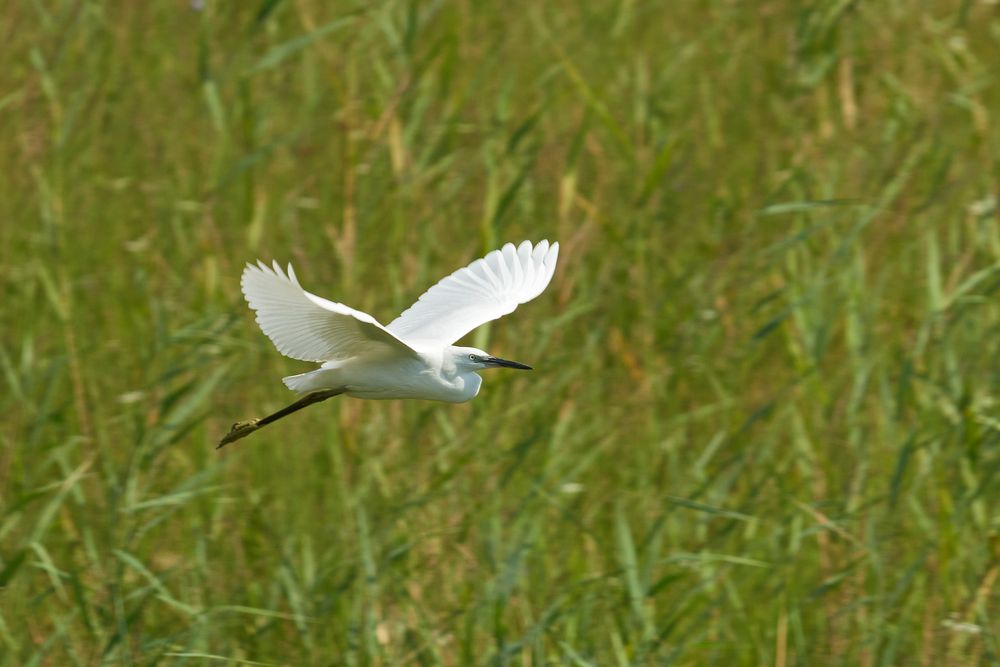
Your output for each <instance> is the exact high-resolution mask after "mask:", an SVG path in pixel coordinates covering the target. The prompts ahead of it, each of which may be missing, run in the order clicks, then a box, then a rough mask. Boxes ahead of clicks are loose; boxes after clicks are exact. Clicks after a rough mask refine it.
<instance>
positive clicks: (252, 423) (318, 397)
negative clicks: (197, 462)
mask: <svg viewBox="0 0 1000 667" xmlns="http://www.w3.org/2000/svg"><path fill="white" fill-rule="evenodd" d="M343 393H344V390H343V389H323V390H321V391H314V392H312V393H309V394H306V395H305V396H303V397H302V398H300V399H299V400H297V401H295V402H294V403H292V404H291V405H289V406H287V407H284V408H281V409H280V410H278V411H277V412H275V413H272V414H269V415H268V416H266V417H263V418H261V419H248V420H246V421H241V422H236V423H235V424H233V427H232V428H231V429H229V433H227V434H226V437H224V438H223V439H222V441H221V442H220V443H219V445H218V447H216V449H222V448H223V447H225V446H226V445H228V444H229V443H231V442H236V441H237V440H239V439H240V438H245V437H247V436H248V435H250V434H251V433H253V432H254V431H256V430H257V429H259V428H263V427H264V426H267V425H268V424H271V423H273V422H276V421H278V420H279V419H281V418H282V417H287V416H288V415H290V414H292V413H293V412H298V411H299V410H301V409H302V408H307V407H309V406H310V405H312V404H313V403H319V402H320V401H325V400H326V399H328V398H333V397H334V396H339V395H340V394H343Z"/></svg>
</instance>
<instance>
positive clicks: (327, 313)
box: [240, 261, 416, 361]
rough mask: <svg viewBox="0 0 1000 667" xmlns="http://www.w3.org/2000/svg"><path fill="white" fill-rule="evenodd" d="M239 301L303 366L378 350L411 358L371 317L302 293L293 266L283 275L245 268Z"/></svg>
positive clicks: (260, 265) (275, 269) (267, 269)
mask: <svg viewBox="0 0 1000 667" xmlns="http://www.w3.org/2000/svg"><path fill="white" fill-rule="evenodd" d="M240 284H241V285H242V287H243V296H245V297H246V300H247V303H249V304H250V307H251V308H253V309H254V310H255V311H257V324H259V325H260V328H261V329H262V330H263V331H264V333H265V334H267V337H268V338H270V339H271V342H273V343H274V346H275V347H276V348H278V351H279V352H281V353H282V354H283V355H285V356H286V357H291V358H292V359H301V360H302V361H331V360H334V359H348V358H350V357H355V356H358V355H359V354H366V353H372V352H376V351H377V348H378V347H383V348H386V346H387V347H388V349H394V350H396V351H397V352H400V353H404V354H409V355H413V354H416V353H415V352H414V351H413V349H412V348H411V347H410V346H409V345H407V344H406V343H404V342H403V341H401V340H399V338H397V337H396V336H394V335H393V334H392V333H390V332H389V331H388V330H386V328H385V327H383V326H382V325H381V324H379V323H378V322H377V321H376V320H375V318H374V317H372V316H371V315H369V314H367V313H362V312H361V311H359V310H354V309H353V308H348V307H347V306H345V305H344V304H342V303H334V302H333V301H327V300H326V299H324V298H322V297H319V296H316V295H315V294H310V293H309V292H307V291H305V290H304V289H302V286H301V285H299V281H298V279H297V278H296V277H295V271H293V270H292V265H291V264H289V265H288V273H287V274H286V273H285V272H284V271H282V270H281V267H280V266H278V263H277V262H274V264H273V268H271V267H268V266H267V265H266V264H264V263H263V262H260V261H258V262H257V264H256V265H253V264H247V267H246V268H245V269H243V278H242V280H241V281H240Z"/></svg>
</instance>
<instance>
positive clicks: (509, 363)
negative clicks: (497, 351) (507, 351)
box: [483, 357, 531, 371]
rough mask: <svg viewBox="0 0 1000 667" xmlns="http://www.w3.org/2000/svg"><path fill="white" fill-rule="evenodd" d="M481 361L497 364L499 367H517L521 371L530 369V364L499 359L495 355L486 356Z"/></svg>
mask: <svg viewBox="0 0 1000 667" xmlns="http://www.w3.org/2000/svg"><path fill="white" fill-rule="evenodd" d="M483 361H484V362H485V363H487V364H489V365H490V366H499V367H501V368H517V369H518V370H522V371H530V370H531V366H526V365H525V364H522V363H519V362H517V361H507V360H506V359H499V358H497V357H486V358H485V359H483Z"/></svg>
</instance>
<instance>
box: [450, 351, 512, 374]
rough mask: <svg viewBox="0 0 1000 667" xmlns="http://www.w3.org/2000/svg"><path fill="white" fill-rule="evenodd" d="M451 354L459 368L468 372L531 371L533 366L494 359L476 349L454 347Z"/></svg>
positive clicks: (487, 353) (490, 355)
mask: <svg viewBox="0 0 1000 667" xmlns="http://www.w3.org/2000/svg"><path fill="white" fill-rule="evenodd" d="M451 352H452V355H453V358H454V361H455V366H456V367H457V368H460V369H463V370H466V371H481V370H485V369H487V368H517V369H519V370H524V371H530V370H531V366H526V365H524V364H522V363H518V362H516V361H508V360H506V359H500V358H498V357H494V356H493V355H492V354H490V353H489V352H483V351H482V350H478V349H476V348H474V347H453V348H451Z"/></svg>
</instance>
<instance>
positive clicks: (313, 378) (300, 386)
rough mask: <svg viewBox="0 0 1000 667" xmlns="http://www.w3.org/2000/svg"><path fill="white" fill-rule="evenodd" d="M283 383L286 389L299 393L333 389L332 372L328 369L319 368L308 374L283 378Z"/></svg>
mask: <svg viewBox="0 0 1000 667" xmlns="http://www.w3.org/2000/svg"><path fill="white" fill-rule="evenodd" d="M281 381H282V382H284V383H285V386H286V387H288V388H289V389H291V390H292V391H297V392H299V393H306V392H310V391H316V390H318V389H330V388H331V386H330V371H329V370H328V369H326V368H317V369H316V370H314V371H309V372H308V373H299V374H298V375H289V376H288V377H284V378H281Z"/></svg>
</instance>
